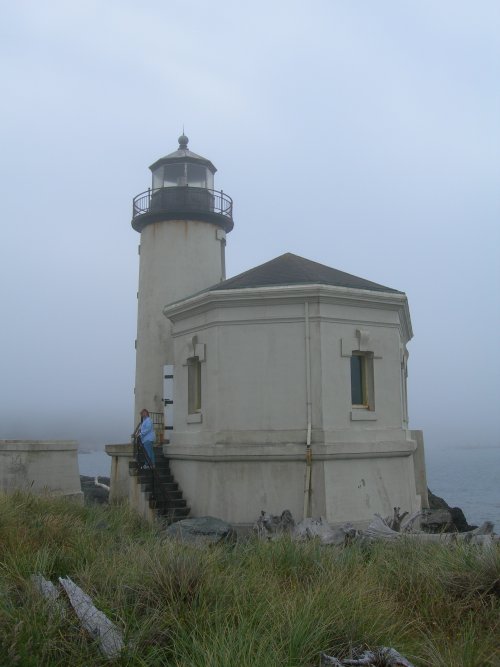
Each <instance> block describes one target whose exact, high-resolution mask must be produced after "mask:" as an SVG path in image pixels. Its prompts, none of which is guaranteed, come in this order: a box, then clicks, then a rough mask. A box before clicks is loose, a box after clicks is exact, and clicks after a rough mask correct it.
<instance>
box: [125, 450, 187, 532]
mask: <svg viewBox="0 0 500 667" xmlns="http://www.w3.org/2000/svg"><path fill="white" fill-rule="evenodd" d="M154 452H155V463H156V465H155V471H156V476H155V477H153V471H152V470H150V469H149V468H144V467H142V465H141V462H140V461H137V460H136V459H133V460H132V461H131V462H130V463H129V474H130V475H131V476H132V477H133V478H134V479H135V481H136V484H137V487H138V488H137V492H138V493H139V495H140V496H141V498H140V501H141V502H140V503H139V508H141V507H142V512H141V513H142V514H144V516H145V517H146V518H148V519H150V520H152V519H154V518H161V519H162V520H163V521H167V522H168V523H174V521H180V520H181V519H185V518H186V517H187V516H189V512H190V508H189V507H188V506H187V503H186V501H185V500H184V498H183V497H182V491H181V490H180V489H179V485H178V484H177V482H176V481H175V479H174V477H173V475H172V473H171V471H170V465H169V462H168V459H167V457H166V456H165V455H164V454H163V448H162V447H161V446H159V447H155V448H154Z"/></svg>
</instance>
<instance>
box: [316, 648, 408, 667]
mask: <svg viewBox="0 0 500 667" xmlns="http://www.w3.org/2000/svg"><path fill="white" fill-rule="evenodd" d="M354 654H355V657H353V658H345V659H344V660H339V659H338V658H334V657H333V656H331V655H326V653H322V654H321V659H320V664H321V666H322V667H323V666H324V667H326V666H327V665H328V666H329V667H348V665H373V666H374V667H414V665H412V663H411V662H409V661H408V660H407V659H406V658H404V657H403V656H402V655H401V654H400V653H398V652H397V651H395V650H394V649H393V648H387V647H386V646H382V647H381V648H377V649H375V651H355V652H354Z"/></svg>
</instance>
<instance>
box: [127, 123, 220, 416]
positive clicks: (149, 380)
mask: <svg viewBox="0 0 500 667" xmlns="http://www.w3.org/2000/svg"><path fill="white" fill-rule="evenodd" d="M150 169H151V172H152V174H153V182H152V188H150V189H148V190H147V192H143V193H141V194H139V195H137V196H136V197H135V198H134V201H133V218H132V227H133V228H134V229H135V230H136V231H137V232H139V233H140V235H141V239H140V245H139V255H140V260H139V291H138V294H137V298H138V309H137V339H136V375H135V416H134V423H135V424H137V423H138V421H139V413H140V410H141V409H142V408H147V409H148V410H150V411H153V412H163V367H164V366H165V365H167V364H173V363H174V362H173V345H172V338H171V325H170V322H169V320H167V319H166V318H165V316H164V315H163V308H164V307H165V306H166V305H168V304H171V303H174V302H176V301H179V300H181V299H184V298H186V297H188V296H190V295H191V294H196V293H197V292H200V291H201V290H203V289H206V288H207V287H210V286H212V285H215V284H217V283H219V282H220V281H222V280H224V279H225V277H226V276H225V258H224V254H225V245H226V233H227V232H230V231H231V229H232V228H233V210H232V200H231V198H230V197H228V196H227V195H226V194H224V193H223V192H222V191H217V190H214V174H215V172H216V168H215V167H214V165H213V164H212V163H211V162H210V160H207V159H206V158H204V157H201V156H200V155H197V154H196V153H193V152H192V151H190V150H189V149H188V138H187V137H186V136H185V135H184V134H182V136H180V137H179V148H178V149H177V150H176V151H174V152H173V153H170V154H169V155H166V156H165V157H162V158H160V159H159V160H157V161H156V162H155V163H154V164H152V165H151V167H150Z"/></svg>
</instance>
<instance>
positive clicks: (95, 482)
mask: <svg viewBox="0 0 500 667" xmlns="http://www.w3.org/2000/svg"><path fill="white" fill-rule="evenodd" d="M94 484H95V485H96V486H100V487H101V489H105V490H106V491H109V490H110V489H109V486H108V485H107V484H103V483H102V482H100V481H99V475H97V477H96V478H95V479H94Z"/></svg>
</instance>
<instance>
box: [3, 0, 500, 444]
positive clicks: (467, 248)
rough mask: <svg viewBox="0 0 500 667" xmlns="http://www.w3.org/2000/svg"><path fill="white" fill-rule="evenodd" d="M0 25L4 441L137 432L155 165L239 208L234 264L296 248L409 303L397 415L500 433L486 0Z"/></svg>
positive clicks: (203, 9) (151, 11) (492, 50)
mask: <svg viewBox="0 0 500 667" xmlns="http://www.w3.org/2000/svg"><path fill="white" fill-rule="evenodd" d="M2 15H3V17H2V22H1V24H0V56H1V58H0V72H1V85H2V90H1V95H0V104H1V107H0V120H1V122H0V135H1V146H2V148H1V154H0V164H1V184H2V197H1V201H2V206H1V229H2V237H1V238H2V241H1V244H0V272H1V285H0V290H1V306H2V319H1V326H0V382H1V385H0V438H40V439H43V438H52V437H56V438H72V439H77V440H79V441H80V443H81V444H82V445H84V446H87V445H96V446H99V447H102V446H103V445H104V443H106V442H124V441H127V440H128V436H129V433H130V432H131V430H132V426H133V423H132V421H133V386H134V367H135V355H134V339H135V335H136V306H137V302H136V291H137V279H138V257H137V245H138V242H139V236H138V234H137V233H136V232H134V231H133V230H132V228H131V226H130V219H131V202H132V198H133V197H134V196H135V195H136V194H138V193H139V192H142V191H143V190H145V189H147V187H148V186H149V185H150V172H149V170H148V166H149V165H150V164H151V163H152V162H154V161H155V160H156V159H157V158H159V157H161V156H162V155H165V154H167V153H169V152H171V151H173V150H175V149H176V148H177V137H178V136H179V134H180V133H181V131H182V126H183V124H184V126H185V130H186V134H187V135H188V136H189V138H190V144H189V147H190V148H191V149H192V150H193V151H195V152H197V153H200V154H202V155H204V156H206V157H207V158H209V159H210V160H212V162H213V163H214V164H215V165H216V167H217V168H218V173H217V174H216V187H217V188H219V189H223V190H224V191H225V192H227V193H228V194H229V195H231V196H232V197H233V199H234V219H235V228H234V231H233V232H232V233H231V234H230V235H229V236H228V245H227V268H228V277H229V276H231V275H235V274H237V273H240V272H241V271H244V270H246V269H249V268H251V267H253V266H256V265H258V264H261V263H263V262H265V261H267V260H269V259H272V258H273V257H276V256H278V255H281V254H282V253H284V252H293V253H296V254H298V255H302V256H304V257H307V258H309V259H312V260H315V261H318V262H321V263H324V264H327V265H329V266H333V267H335V268H338V269H341V270H343V271H347V272H349V273H353V274H355V275H358V276H361V277H364V278H367V279H369V280H373V281H375V282H379V283H382V284H384V285H388V286H390V287H393V288H395V289H399V290H402V291H404V292H406V294H407V295H408V299H409V303H410V311H411V316H412V322H413V329H414V339H413V340H412V341H411V343H410V344H409V350H410V361H409V400H410V419H411V424H410V425H411V427H412V428H421V429H423V430H424V437H425V441H426V444H427V446H428V447H438V446H446V445H451V444H456V445H457V446H479V445H481V446H498V445H499V444H500V438H499V425H498V424H499V420H498V413H499V411H500V390H499V385H500V382H499V378H500V363H499V358H500V354H499V352H498V350H497V347H498V342H499V331H500V307H499V306H500V301H499V288H500V271H499V247H500V243H499V241H500V238H499V214H500V195H499V182H500V158H499V156H500V130H499V123H500V39H499V35H500V4H499V3H498V1H497V0H491V1H488V0H475V1H474V2H472V1H470V2H465V1H463V0H413V1H403V0H392V1H388V0H376V1H375V0H364V1H361V0H359V1H358V0H343V1H339V0H310V1H309V2H307V3H306V2H304V1H302V2H295V1H291V0H286V1H282V0H277V1H275V2H271V1H269V0H267V1H266V2H263V1H262V0H257V1H255V0H254V1H253V2H248V3H239V2H238V3H237V2H230V1H229V0H227V1H220V0H215V2H211V3H207V2H204V1H202V0H196V1H195V0H182V1H181V0H179V1H174V0H161V1H158V2H156V1H154V0H143V1H142V2H141V3H139V2H138V1H134V2H131V1H129V0H120V1H118V0H107V1H106V2H104V1H101V2H98V1H97V0H95V1H92V0H85V1H81V0H71V2H68V1H67V0H64V1H62V0H61V1H60V2H58V1H57V0H48V1H43V0H34V1H26V0H16V2H11V3H4V5H3V7H2Z"/></svg>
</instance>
